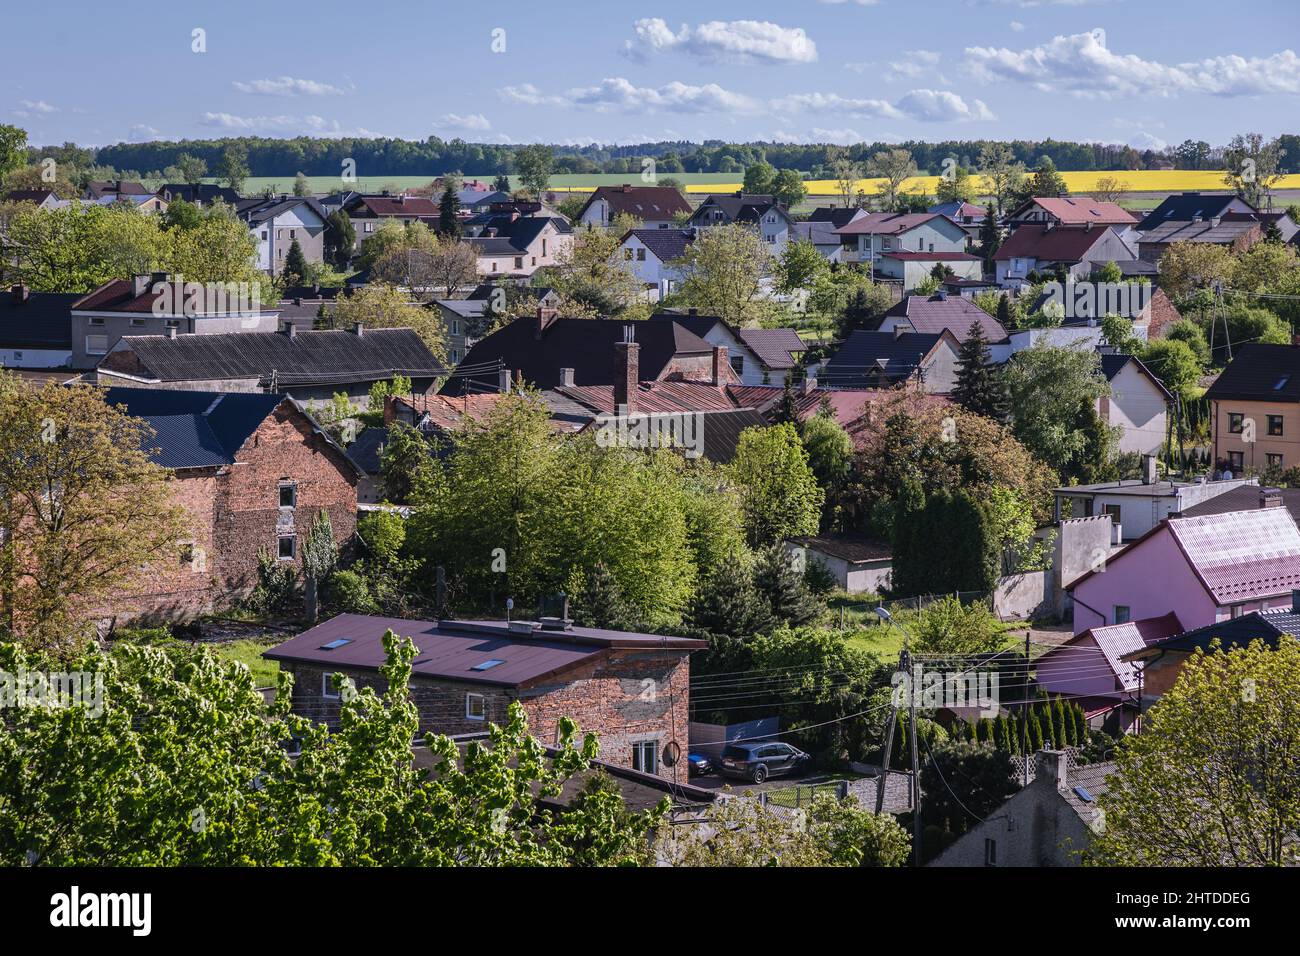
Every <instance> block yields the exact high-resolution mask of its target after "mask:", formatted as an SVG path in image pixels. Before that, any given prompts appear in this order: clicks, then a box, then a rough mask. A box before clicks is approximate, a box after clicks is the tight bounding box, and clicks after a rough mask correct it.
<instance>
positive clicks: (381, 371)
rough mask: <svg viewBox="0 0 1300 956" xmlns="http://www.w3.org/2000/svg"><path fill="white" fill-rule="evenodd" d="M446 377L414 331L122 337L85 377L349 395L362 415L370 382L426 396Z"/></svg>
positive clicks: (162, 385)
mask: <svg viewBox="0 0 1300 956" xmlns="http://www.w3.org/2000/svg"><path fill="white" fill-rule="evenodd" d="M445 374H446V369H445V368H444V367H443V365H442V363H441V362H439V361H438V359H437V358H435V357H434V355H433V353H432V352H430V351H429V348H428V346H426V345H425V344H424V342H423V341H422V340H421V339H420V336H419V335H418V334H416V332H415V331H413V330H412V329H367V328H365V327H364V326H362V325H361V324H360V323H357V324H356V325H355V326H353V328H352V329H351V330H348V331H344V330H342V329H320V330H317V331H306V332H304V331H299V330H298V329H297V327H296V326H293V325H290V326H288V327H287V328H285V329H284V330H283V331H280V332H241V333H226V334H220V335H181V336H170V335H144V336H126V337H124V338H123V339H122V340H121V341H119V342H118V343H117V345H115V346H114V347H113V350H112V351H111V352H109V354H108V355H107V356H105V357H104V359H103V361H101V362H100V363H99V365H98V366H97V367H96V368H95V369H94V371H93V372H92V373H90V374H89V375H88V377H89V378H91V379H93V380H95V381H98V382H99V383H101V384H104V385H121V386H127V387H133V388H158V389H202V390H208V389H211V390H215V391H225V392H279V393H283V394H286V395H289V396H292V397H293V398H295V399H297V400H298V401H300V402H304V403H308V402H328V401H330V400H331V399H332V398H333V396H334V395H336V394H340V393H341V394H343V395H346V396H347V397H348V398H349V399H350V400H351V401H352V402H353V403H354V404H356V405H357V406H358V407H360V408H361V409H363V410H364V409H365V408H366V407H367V405H368V404H369V395H370V387H371V386H372V385H373V384H374V383H375V382H382V381H390V380H392V379H394V378H398V377H402V378H409V379H410V380H411V386H412V389H413V390H414V391H416V392H427V391H429V390H431V389H432V388H433V385H434V383H435V382H436V381H437V380H438V379H439V378H441V377H442V376H444V375H445Z"/></svg>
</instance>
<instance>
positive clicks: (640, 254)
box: [636, 249, 645, 262]
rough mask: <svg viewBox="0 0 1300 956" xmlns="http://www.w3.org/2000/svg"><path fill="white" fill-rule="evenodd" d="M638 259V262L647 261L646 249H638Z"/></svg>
mask: <svg viewBox="0 0 1300 956" xmlns="http://www.w3.org/2000/svg"><path fill="white" fill-rule="evenodd" d="M636 261H637V262H645V250H644V249H638V250H637V251H636Z"/></svg>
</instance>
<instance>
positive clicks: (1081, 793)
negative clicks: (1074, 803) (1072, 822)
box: [1074, 787, 1092, 803]
mask: <svg viewBox="0 0 1300 956" xmlns="http://www.w3.org/2000/svg"><path fill="white" fill-rule="evenodd" d="M1074 792H1075V794H1076V795H1077V796H1078V798H1079V799H1080V800H1082V801H1083V802H1084V803H1092V794H1090V793H1089V792H1088V791H1087V790H1085V789H1084V788H1083V787H1075V788H1074Z"/></svg>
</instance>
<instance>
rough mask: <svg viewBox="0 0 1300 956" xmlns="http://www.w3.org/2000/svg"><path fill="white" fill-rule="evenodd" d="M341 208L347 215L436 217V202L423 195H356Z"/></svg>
mask: <svg viewBox="0 0 1300 956" xmlns="http://www.w3.org/2000/svg"><path fill="white" fill-rule="evenodd" d="M343 208H344V210H345V211H346V212H347V213H348V215H357V214H358V213H360V214H362V215H365V214H369V215H372V216H404V217H411V218H419V219H437V218H438V204H437V203H436V202H434V201H433V200H432V199H427V198H425V197H424V196H356V197H354V198H353V199H352V200H351V201H350V202H349V203H348V204H347V205H346V206H344V207H343Z"/></svg>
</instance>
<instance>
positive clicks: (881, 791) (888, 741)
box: [876, 653, 911, 814]
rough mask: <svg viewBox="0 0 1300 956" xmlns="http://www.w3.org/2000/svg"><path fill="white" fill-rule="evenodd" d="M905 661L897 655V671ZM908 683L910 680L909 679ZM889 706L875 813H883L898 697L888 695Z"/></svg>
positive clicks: (900, 654)
mask: <svg viewBox="0 0 1300 956" xmlns="http://www.w3.org/2000/svg"><path fill="white" fill-rule="evenodd" d="M905 664H906V659H905V657H904V655H903V654H902V653H899V655H898V671H899V673H902V672H903V671H904V666H905ZM908 680H909V681H910V680H911V678H910V677H909V678H908ZM890 699H891V704H892V706H890V708H889V719H888V720H887V721H886V722H885V754H884V758H883V759H882V760H881V762H880V779H879V780H878V781H876V813H877V814H880V813H883V812H884V810H885V784H886V782H887V781H888V779H889V757H890V754H891V753H892V751H893V749H894V727H895V726H896V725H897V723H898V697H897V695H895V694H890Z"/></svg>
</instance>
